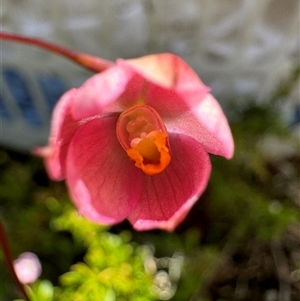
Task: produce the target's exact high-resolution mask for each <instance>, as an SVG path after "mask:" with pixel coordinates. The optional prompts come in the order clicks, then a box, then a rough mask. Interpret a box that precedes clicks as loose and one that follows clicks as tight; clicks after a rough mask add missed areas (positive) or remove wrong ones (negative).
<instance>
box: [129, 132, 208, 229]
mask: <svg viewBox="0 0 300 301" xmlns="http://www.w3.org/2000/svg"><path fill="white" fill-rule="evenodd" d="M169 139H170V145H171V150H172V161H171V163H170V165H169V166H168V167H167V168H166V169H165V170H164V172H162V173H161V174H158V175H155V176H146V175H144V176H143V183H142V185H143V191H142V195H141V198H140V199H139V201H138V203H137V204H136V207H135V208H134V210H133V212H132V213H131V214H130V216H129V218H128V219H129V221H130V222H131V223H132V224H133V226H134V228H135V229H137V230H149V229H154V228H161V229H165V230H168V231H172V230H174V228H175V227H176V226H177V225H178V224H179V223H180V222H181V221H182V220H183V219H184V217H185V216H186V214H187V213H188V211H189V210H190V209H191V207H192V206H193V205H194V203H195V202H196V201H197V199H198V197H199V196H200V195H201V194H202V192H203V191H204V189H205V188H206V185H207V182H208V179H209V176H210V171H211V164H210V160H209V156H208V154H207V152H206V151H205V150H204V148H203V147H202V146H201V144H200V143H199V142H198V141H196V140H194V139H193V138H191V137H188V136H185V135H178V134H170V136H169Z"/></svg>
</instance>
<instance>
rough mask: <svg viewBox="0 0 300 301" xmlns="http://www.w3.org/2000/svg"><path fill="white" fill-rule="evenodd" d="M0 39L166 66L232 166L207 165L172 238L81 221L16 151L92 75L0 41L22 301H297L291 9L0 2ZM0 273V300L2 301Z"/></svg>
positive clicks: (5, 206) (191, 3) (266, 4)
mask: <svg viewBox="0 0 300 301" xmlns="http://www.w3.org/2000/svg"><path fill="white" fill-rule="evenodd" d="M1 29H2V30H3V31H8V32H13V33H18V34H22V35H26V36H31V37H37V38H41V39H45V40H47V41H51V42H55V43H58V44H60V45H63V46H67V47H69V48H72V49H74V50H77V51H81V52H86V53H90V54H94V55H98V56H101V57H103V58H105V59H110V60H115V59H116V58H118V57H122V58H133V57H138V56H142V55H146V54H150V53H160V52H172V53H175V54H177V55H180V56H181V57H182V58H183V59H184V60H186V61H187V62H188V63H189V64H190V65H191V66H192V67H193V68H194V69H195V70H196V72H197V73H198V74H199V76H200V77H201V79H202V80H203V81H204V83H205V84H206V85H208V86H210V87H211V88H212V94H213V95H214V96H215V97H216V98H217V99H218V100H219V101H220V103H221V105H222V107H223V108H224V110H225V112H226V114H227V116H228V118H229V121H230V124H231V127H232V131H233V134H234V138H235V143H236V154H235V157H234V159H233V160H231V161H226V160H224V159H222V158H216V157H212V161H213V174H212V178H211V181H210V184H209V186H208V189H207V191H206V193H205V195H204V196H202V197H201V199H200V200H199V202H198V203H197V204H196V206H195V208H194V209H193V210H192V212H191V213H190V215H189V216H188V217H187V219H186V220H185V221H184V223H183V224H182V225H181V226H180V227H179V228H178V229H177V230H176V231H175V232H174V233H165V232H162V231H150V232H145V233H135V232H134V231H132V229H131V227H130V226H129V225H128V224H127V223H123V224H121V225H119V226H115V227H112V228H110V229H108V228H103V227H100V226H97V225H94V224H91V223H89V222H87V221H84V220H81V219H79V217H78V216H77V215H76V214H75V212H74V209H73V208H72V205H71V202H70V200H69V198H68V196H67V193H66V190H65V186H64V184H63V183H52V182H50V181H49V180H48V178H47V175H46V174H45V171H44V168H43V166H42V162H41V161H40V160H39V159H37V158H34V157H33V156H31V155H30V151H31V150H32V149H33V148H34V147H36V146H41V145H45V144H46V142H47V138H48V133H49V122H50V118H51V112H52V110H53V107H54V106H55V103H56V102H57V100H58V99H59V97H60V96H61V95H62V94H63V92H64V91H66V90H68V89H69V88H71V87H74V86H79V85H80V84H81V83H83V82H84V81H85V80H86V79H87V78H88V77H89V76H91V75H92V73H90V72H89V71H86V70H84V69H82V68H80V67H78V66H75V65H74V64H72V63H71V62H68V61H66V60H65V59H63V58H61V57H58V56H56V55H54V54H51V53H48V52H46V51H43V50H40V49H37V48H34V47H29V46H25V45H21V44H14V43H10V42H6V41H1V74H0V76H1V78H0V81H1V91H0V118H1V121H0V125H1V132H0V143H1V149H0V154H1V156H0V158H1V159H0V165H1V171H0V188H1V189H0V194H1V195H0V196H1V220H3V222H4V225H5V228H6V230H7V232H8V237H9V240H10V243H11V248H12V252H13V255H14V258H15V259H17V257H18V256H19V255H20V254H21V253H23V252H28V251H31V252H33V253H35V254H37V256H38V257H39V258H40V261H41V266H42V275H41V276H40V279H42V280H38V281H37V282H36V283H35V284H34V285H32V286H31V287H32V291H31V294H32V296H33V298H37V300H39V301H43V300H45V301H46V300H50V301H51V300H95V299H94V298H95V296H97V297H98V296H100V297H98V300H106V301H110V300H178V301H179V300H180V301H182V300H183V301H185V300H191V301H195V300H218V301H221V300H249V301H250V300H265V301H285V300H292V301H293V300H299V297H300V228H299V227H300V224H299V216H300V214H299V209H300V196H299V194H300V190H299V186H300V184H299V164H300V155H299V135H300V132H299V129H300V127H299V122H300V105H299V101H300V95H299V94H300V92H299V89H300V85H299V66H300V62H299V51H300V49H299V44H300V35H299V1H297V0H286V1H282V0H265V1H259V0H223V1H212V0H185V1H182V0H101V1H97V0H85V1H84V3H83V2H80V1H72V0H60V1H56V0H55V1H51V2H49V1H42V0H26V1H25V0H2V2H1ZM76 225H80V227H79V226H76ZM86 233H89V235H86ZM92 238H93V239H92ZM95 238H96V239H95ZM95 241H96V242H95ZM101 258H102V259H101ZM116 258H119V260H116ZM120 258H121V259H120ZM96 259H97V260H96ZM4 264H5V263H4V260H2V263H1V269H3V271H5V265H4ZM128 265H130V266H132V267H133V268H132V269H131V271H130V272H129V270H128ZM70 266H72V268H71V271H70ZM126 267H127V268H126ZM107 270H109V271H111V273H110V274H109V273H106V274H105V273H104V274H105V277H104V276H103V277H102V278H101V277H100V278H99V277H96V278H95V277H94V278H93V277H92V275H94V274H95V273H96V272H95V271H97V273H96V274H97V275H98V273H100V272H101V271H102V272H103V271H107ZM1 274H2V275H1V277H3V279H1V280H3V281H1V285H2V286H1V291H0V300H4V301H6V300H12V298H16V296H17V295H16V290H15V289H14V286H13V284H12V281H11V277H10V276H9V274H8V273H6V272H4V273H1ZM116 275H120V277H119V278H118V277H117V278H118V280H116ZM122 277H123V278H122ZM86 279H89V281H86ZM92 279H93V281H92ZM86 282H88V283H89V284H87V283H86ZM124 283H127V284H124ZM82 287H83V288H82ZM47 292H48V293H47ZM38 294H41V295H38ZM47 298H48V299H47ZM51 298H52V299H51ZM53 298H54V299H53ZM76 298H77V299H76ZM99 298H100V299H99ZM101 298H102V299H101ZM33 300H34V299H33Z"/></svg>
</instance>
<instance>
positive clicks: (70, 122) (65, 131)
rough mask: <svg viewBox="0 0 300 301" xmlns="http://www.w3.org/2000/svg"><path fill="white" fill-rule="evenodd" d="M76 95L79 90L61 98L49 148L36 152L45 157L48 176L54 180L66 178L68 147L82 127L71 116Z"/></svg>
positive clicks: (54, 114)
mask: <svg viewBox="0 0 300 301" xmlns="http://www.w3.org/2000/svg"><path fill="white" fill-rule="evenodd" d="M76 94H77V90H76V89H72V90H70V91H68V92H66V93H65V94H64V95H63V96H62V97H61V99H60V100H59V102H58V103H57V105H56V107H55V109H54V111H53V115H52V123H51V130H50V137H49V143H48V146H46V147H41V148H38V149H36V150H35V151H34V153H35V154H36V155H39V156H42V157H44V159H45V165H46V169H47V172H48V175H49V177H50V178H51V179H52V180H63V179H64V178H65V160H66V155H67V151H68V146H69V143H70V141H71V139H72V137H73V135H74V134H75V132H76V131H77V130H78V128H79V126H80V124H79V122H78V121H76V120H74V119H73V118H72V116H71V114H70V109H71V105H72V101H73V99H74V97H75V95H76Z"/></svg>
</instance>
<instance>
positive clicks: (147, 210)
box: [38, 54, 234, 231]
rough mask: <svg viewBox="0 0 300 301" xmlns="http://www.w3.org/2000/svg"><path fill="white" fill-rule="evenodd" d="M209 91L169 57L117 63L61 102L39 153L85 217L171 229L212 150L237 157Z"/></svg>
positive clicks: (206, 170) (200, 182) (189, 202)
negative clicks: (66, 187) (127, 221)
mask: <svg viewBox="0 0 300 301" xmlns="http://www.w3.org/2000/svg"><path fill="white" fill-rule="evenodd" d="M209 91H210V90H209V88H208V87H206V86H205V85H204V84H203V83H202V81H201V80H200V79H199V77H198V76H197V75H196V73H195V72H194V71H193V70H192V69H191V68H190V67H189V66H188V65H187V64H186V63H185V62H184V61H182V60H181V59H180V58H179V57H177V56H175V55H172V54H159V55H148V56H144V57H141V58H137V59H129V60H123V59H118V60H117V61H116V63H115V64H113V65H111V66H110V67H108V68H107V69H106V70H104V71H103V72H101V73H98V74H96V75H94V76H92V77H91V78H89V79H88V80H87V81H86V82H85V83H84V84H83V85H82V86H81V87H79V88H77V89H72V90H70V91H68V92H66V93H65V94H64V95H63V96H62V97H61V99H60V100H59V102H58V103H57V106H56V108H55V110H54V112H53V119H52V125H51V133H50V139H49V144H48V146H46V147H44V148H41V149H39V150H38V153H39V154H40V155H42V156H44V158H45V161H46V167H47V171H48V173H49V176H50V177H51V178H52V179H54V180H63V179H66V183H67V186H68V189H69V192H70V195H71V197H72V199H73V201H74V203H75V205H76V207H77V208H78V211H79V213H80V214H82V215H83V216H85V217H86V218H88V219H90V220H93V221H96V222H98V223H101V224H109V225H111V224H115V223H118V222H121V221H123V220H124V219H126V218H127V219H128V220H129V221H130V222H131V224H132V225H133V227H134V228H135V229H137V230H149V229H154V228H160V229H165V230H168V231H172V230H174V228H175V227H176V226H177V225H178V224H179V223H180V222H181V221H182V220H183V219H184V218H185V216H186V215H187V213H188V211H189V210H190V209H191V207H192V206H193V204H194V203H195V202H196V201H197V199H198V198H199V196H200V195H201V194H202V193H203V191H204V189H205V188H206V185H207V183H208V179H209V176H210V172H211V163H210V159H209V155H208V153H211V154H214V155H220V156H224V157H225V158H227V159H229V158H231V157H232V156H233V150H234V143H233V138H232V134H231V131H230V128H229V126H228V123H227V119H226V117H225V115H224V113H223V111H222V109H221V107H220V105H219V104H218V102H217V101H216V100H215V98H214V97H213V96H212V95H211V94H210V93H209Z"/></svg>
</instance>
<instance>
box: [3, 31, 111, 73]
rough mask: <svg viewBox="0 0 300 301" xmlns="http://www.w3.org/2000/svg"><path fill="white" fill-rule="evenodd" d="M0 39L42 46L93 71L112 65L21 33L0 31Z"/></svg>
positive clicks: (109, 62) (102, 69)
mask: <svg viewBox="0 0 300 301" xmlns="http://www.w3.org/2000/svg"><path fill="white" fill-rule="evenodd" d="M0 39H2V40H7V41H12V42H18V43H24V44H28V45H34V46H37V47H39V48H43V49H45V50H48V51H51V52H54V53H56V54H59V55H62V56H64V57H66V58H67V59H69V60H71V61H73V62H75V63H77V64H78V65H80V66H83V67H85V68H87V69H90V70H92V71H94V72H102V71H104V70H105V69H107V68H109V67H110V66H112V65H113V62H111V61H107V60H104V59H102V58H99V57H96V56H92V55H89V54H85V53H80V52H76V51H73V50H71V49H69V48H66V47H62V46H59V45H56V44H53V43H50V42H46V41H43V40H40V39H36V38H30V37H24V36H22V35H18V34H14V33H8V32H3V31H0Z"/></svg>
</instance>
